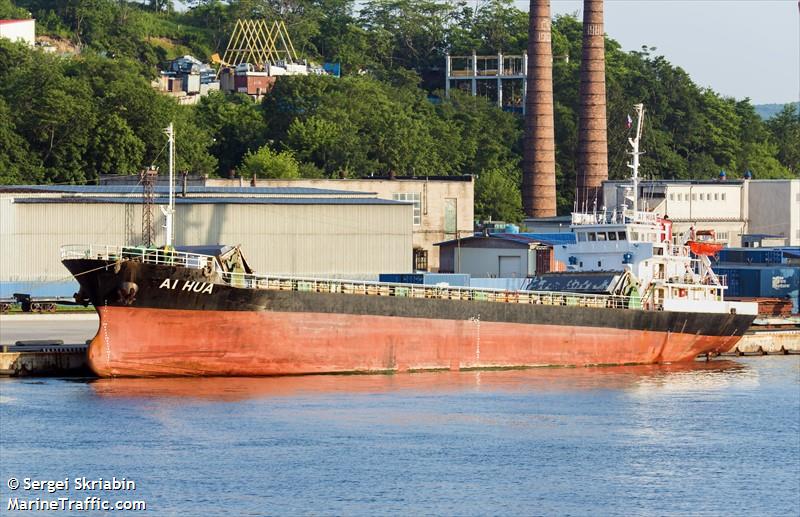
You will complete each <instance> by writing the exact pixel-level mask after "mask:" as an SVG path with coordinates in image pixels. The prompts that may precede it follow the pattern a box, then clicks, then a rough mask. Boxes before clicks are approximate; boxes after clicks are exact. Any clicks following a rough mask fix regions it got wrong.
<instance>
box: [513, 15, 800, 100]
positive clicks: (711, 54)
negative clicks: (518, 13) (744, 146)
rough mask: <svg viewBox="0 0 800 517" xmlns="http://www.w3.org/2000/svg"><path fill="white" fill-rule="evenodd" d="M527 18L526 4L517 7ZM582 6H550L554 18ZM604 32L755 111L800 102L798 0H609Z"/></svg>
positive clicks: (625, 45)
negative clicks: (745, 101)
mask: <svg viewBox="0 0 800 517" xmlns="http://www.w3.org/2000/svg"><path fill="white" fill-rule="evenodd" d="M515 5H516V6H517V8H519V9H522V10H525V11H527V10H528V5H529V2H528V1H527V0H521V1H516V2H515ZM582 6H583V2H582V1H580V0H551V4H550V9H551V13H552V14H553V15H556V14H571V13H574V12H576V11H577V12H578V13H579V19H580V17H581V16H582ZM604 7H605V19H604V21H605V30H606V34H608V35H609V37H611V38H612V39H615V40H617V41H618V42H619V43H620V44H621V45H622V48H623V49H624V50H639V49H641V47H642V45H647V46H648V47H651V46H652V47H656V51H655V54H658V55H663V56H664V57H666V58H667V60H668V61H669V62H670V63H672V64H673V65H676V66H680V67H681V68H683V69H684V70H686V72H688V73H689V75H690V76H691V77H692V80H693V81H694V82H695V83H697V84H698V85H700V86H705V87H710V88H712V89H713V90H714V91H717V92H719V93H721V94H723V95H726V96H731V97H735V98H737V99H743V98H745V97H749V98H750V99H751V101H752V102H753V103H754V104H767V103H785V102H793V101H798V100H800V10H799V9H798V2H797V0H682V1H680V0H606V1H605V4H604Z"/></svg>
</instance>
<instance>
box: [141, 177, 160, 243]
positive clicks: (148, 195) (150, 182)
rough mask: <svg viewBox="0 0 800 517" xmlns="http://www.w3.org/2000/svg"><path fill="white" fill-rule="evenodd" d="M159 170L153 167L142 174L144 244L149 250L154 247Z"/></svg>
mask: <svg viewBox="0 0 800 517" xmlns="http://www.w3.org/2000/svg"><path fill="white" fill-rule="evenodd" d="M157 175H158V170H156V169H155V168H153V167H150V168H147V169H145V170H143V171H142V172H141V181H142V188H143V190H144V196H143V197H144V206H142V244H144V245H145V246H147V247H148V248H149V247H150V246H152V245H153V203H154V202H155V184H156V176H157Z"/></svg>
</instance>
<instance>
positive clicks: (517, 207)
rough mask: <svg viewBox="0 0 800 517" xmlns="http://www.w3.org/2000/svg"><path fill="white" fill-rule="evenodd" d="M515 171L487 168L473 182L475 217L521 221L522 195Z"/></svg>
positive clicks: (513, 221)
mask: <svg viewBox="0 0 800 517" xmlns="http://www.w3.org/2000/svg"><path fill="white" fill-rule="evenodd" d="M519 181H520V178H519V174H518V173H517V171H508V170H502V169H487V170H485V171H484V172H483V173H482V174H480V175H479V176H478V180H477V181H476V183H475V218H476V219H480V220H493V221H506V222H512V223H517V222H520V221H522V217H523V213H522V195H521V194H520V190H519V187H518V185H519Z"/></svg>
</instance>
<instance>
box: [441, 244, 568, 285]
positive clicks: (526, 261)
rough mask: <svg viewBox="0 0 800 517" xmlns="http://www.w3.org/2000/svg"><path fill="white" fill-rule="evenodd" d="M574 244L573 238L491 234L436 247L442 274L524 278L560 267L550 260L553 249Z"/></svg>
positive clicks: (557, 269)
mask: <svg viewBox="0 0 800 517" xmlns="http://www.w3.org/2000/svg"><path fill="white" fill-rule="evenodd" d="M567 242H570V243H571V242H575V237H574V236H573V235H572V234H568V233H564V234H560V235H537V234H532V233H493V234H484V235H473V236H471V237H466V238H463V239H454V240H449V241H445V242H440V243H438V244H437V246H438V247H439V253H440V258H439V260H440V268H439V270H440V271H441V272H443V273H466V274H469V275H470V276H472V277H473V278H526V277H530V276H534V275H537V274H541V273H546V272H548V271H559V270H562V269H563V265H559V264H557V263H556V262H555V261H554V260H553V254H552V249H553V246H557V245H560V244H564V243H567Z"/></svg>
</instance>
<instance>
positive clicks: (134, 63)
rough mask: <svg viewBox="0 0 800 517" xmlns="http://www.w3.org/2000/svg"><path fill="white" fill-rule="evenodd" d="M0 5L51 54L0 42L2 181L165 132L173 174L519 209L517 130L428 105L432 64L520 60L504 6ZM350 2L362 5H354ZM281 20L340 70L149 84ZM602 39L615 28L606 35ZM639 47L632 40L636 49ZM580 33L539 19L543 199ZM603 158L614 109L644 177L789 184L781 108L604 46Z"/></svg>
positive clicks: (564, 191) (120, 157)
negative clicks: (379, 186)
mask: <svg viewBox="0 0 800 517" xmlns="http://www.w3.org/2000/svg"><path fill="white" fill-rule="evenodd" d="M186 4H187V5H188V9H186V10H185V11H183V12H176V11H175V10H174V9H173V7H172V3H171V2H170V1H168V0H151V1H148V2H144V3H135V2H125V1H119V0H16V1H11V0H0V18H13V17H27V16H28V13H30V15H31V16H33V17H34V18H36V19H37V36H40V37H47V41H49V42H51V43H54V44H57V46H58V48H59V49H62V48H67V49H69V50H70V51H71V52H67V53H61V52H56V53H45V52H43V51H41V50H36V49H30V48H28V47H25V46H23V45H21V44H15V43H10V42H8V41H6V40H0V182H1V183H84V182H92V181H94V180H96V178H97V177H98V175H99V174H108V173H112V174H114V173H116V174H131V173H135V172H136V171H138V170H139V169H140V168H141V167H143V166H145V165H148V164H151V163H155V164H157V165H162V166H163V163H164V142H165V138H164V136H163V134H162V128H163V127H165V126H166V125H167V124H168V123H169V122H170V121H174V122H175V125H176V131H177V152H178V167H179V169H182V170H189V171H191V172H193V173H197V174H210V175H223V176H227V175H229V174H231V173H234V174H242V175H246V176H250V175H252V174H253V173H256V174H258V176H259V177H269V176H281V177H287V176H288V177H292V176H314V177H319V176H331V177H351V176H361V175H369V174H389V173H394V174H396V175H448V174H475V175H476V176H477V177H478V182H477V189H478V195H477V199H476V214H477V215H478V216H481V217H490V216H491V217H493V218H499V219H506V220H518V219H519V218H520V216H521V208H520V207H521V202H520V194H519V183H520V161H521V135H522V121H521V119H520V117H519V115H515V114H512V113H506V112H503V111H501V110H499V109H498V108H496V107H495V106H493V105H491V104H490V103H489V102H487V101H486V100H485V99H483V98H472V97H469V96H467V95H464V94H459V93H458V92H456V93H455V94H454V95H453V96H452V97H451V98H450V99H444V98H443V93H442V89H443V88H444V72H443V69H444V55H445V54H446V53H447V52H450V53H471V52H472V50H473V49H474V50H476V51H477V52H478V53H482V52H483V53H496V52H498V51H503V52H504V53H506V54H510V53H520V52H522V51H523V50H524V49H525V47H526V45H527V13H525V12H522V11H520V10H519V9H517V8H516V7H514V4H513V3H511V2H508V1H504V0H494V1H488V2H479V3H477V4H475V3H472V2H470V3H466V2H460V3H440V2H431V1H426V0H370V1H366V2H360V3H358V4H357V3H356V2H354V1H352V0H282V1H277V0H231V1H229V2H221V1H219V0H194V1H190V2H186ZM356 7H360V10H356ZM253 17H263V18H267V19H275V18H278V17H280V18H281V19H283V20H285V21H286V23H287V26H288V27H289V31H290V33H291V36H292V38H293V41H294V45H295V48H296V49H297V51H298V53H299V54H300V55H301V56H302V57H304V58H307V59H310V60H314V61H317V62H322V61H328V62H339V63H341V65H342V70H343V77H342V78H341V79H335V78H332V77H319V76H306V77H297V76H295V77H282V78H280V79H279V81H278V82H277V84H276V87H275V88H274V89H273V91H272V92H270V94H269V95H268V96H267V97H266V98H265V99H264V100H263V102H261V103H258V104H257V103H254V102H253V101H251V100H250V98H249V97H246V96H242V95H231V96H226V95H222V94H213V95H211V96H209V97H207V98H204V99H203V100H202V101H201V102H200V103H199V104H198V105H196V106H178V105H177V103H176V102H175V101H174V100H173V99H172V98H170V97H167V96H164V95H161V94H159V93H157V92H156V91H154V90H153V89H152V88H151V87H150V85H149V83H150V81H151V80H152V79H153V78H154V77H156V75H157V73H158V65H159V64H160V63H162V62H164V61H165V60H167V59H170V58H173V57H176V56H178V55H182V54H185V53H190V54H193V55H195V56H196V57H198V58H200V59H202V60H208V59H209V57H210V55H211V54H212V53H213V52H220V53H222V51H224V48H225V45H226V44H227V39H228V37H229V35H230V31H231V30H232V27H233V24H234V23H235V21H236V19H238V18H253ZM611 36H613V35H611ZM643 43H646V42H643ZM580 47H581V24H580V21H579V20H576V19H575V18H574V17H570V16H564V17H558V18H556V19H555V21H554V24H553V52H554V55H556V56H569V59H568V60H567V59H557V60H556V61H555V62H554V73H553V75H554V83H555V84H554V88H555V98H556V107H555V118H556V141H557V173H558V181H559V188H558V190H559V206H560V208H561V209H562V210H564V209H567V208H568V207H569V206H570V204H571V199H572V192H573V190H574V171H575V158H576V157H575V150H576V146H577V101H578V95H577V93H578V70H579V66H580V56H581V51H580ZM606 52H607V54H606V60H607V63H606V71H607V81H608V127H609V164H610V171H609V172H610V175H611V176H612V177H624V176H625V175H626V174H627V168H626V167H625V161H626V159H627V157H626V155H625V145H626V138H627V136H628V132H629V130H628V129H627V124H626V119H627V115H628V113H629V112H630V106H631V105H632V104H634V103H636V102H643V103H644V104H645V106H646V108H647V110H648V118H647V124H646V126H645V134H644V139H643V148H644V149H645V150H646V152H647V154H646V155H645V156H644V158H643V161H642V166H643V172H644V173H645V174H646V175H648V176H650V177H663V178H709V177H715V176H716V175H717V174H718V173H719V171H720V170H721V169H724V170H726V171H727V173H728V175H729V177H739V176H741V175H742V174H743V173H744V171H745V170H752V171H753V174H754V176H755V177H757V178H777V177H797V176H798V175H800V145H798V142H800V117H799V116H798V113H797V110H796V107H792V106H787V107H786V108H785V109H784V110H783V111H782V112H781V113H779V114H778V115H775V116H774V117H772V118H770V119H769V120H768V121H763V120H762V119H761V118H760V117H759V116H758V114H757V113H756V111H755V109H754V108H753V106H752V104H751V103H750V101H749V100H748V99H731V98H725V97H722V96H720V95H719V94H717V93H715V92H713V91H711V90H707V89H703V88H700V87H698V86H697V85H695V84H694V83H693V82H692V80H691V78H690V77H689V76H688V75H687V74H686V72H684V71H683V70H682V69H681V68H680V67H677V66H675V65H673V64H671V63H670V62H669V61H668V60H667V59H666V58H665V57H663V56H659V55H658V53H657V50H656V49H652V48H646V47H643V48H642V50H641V51H636V52H623V51H622V50H621V48H620V46H619V44H618V43H616V42H615V41H614V40H613V39H611V38H609V39H607V43H606Z"/></svg>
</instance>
